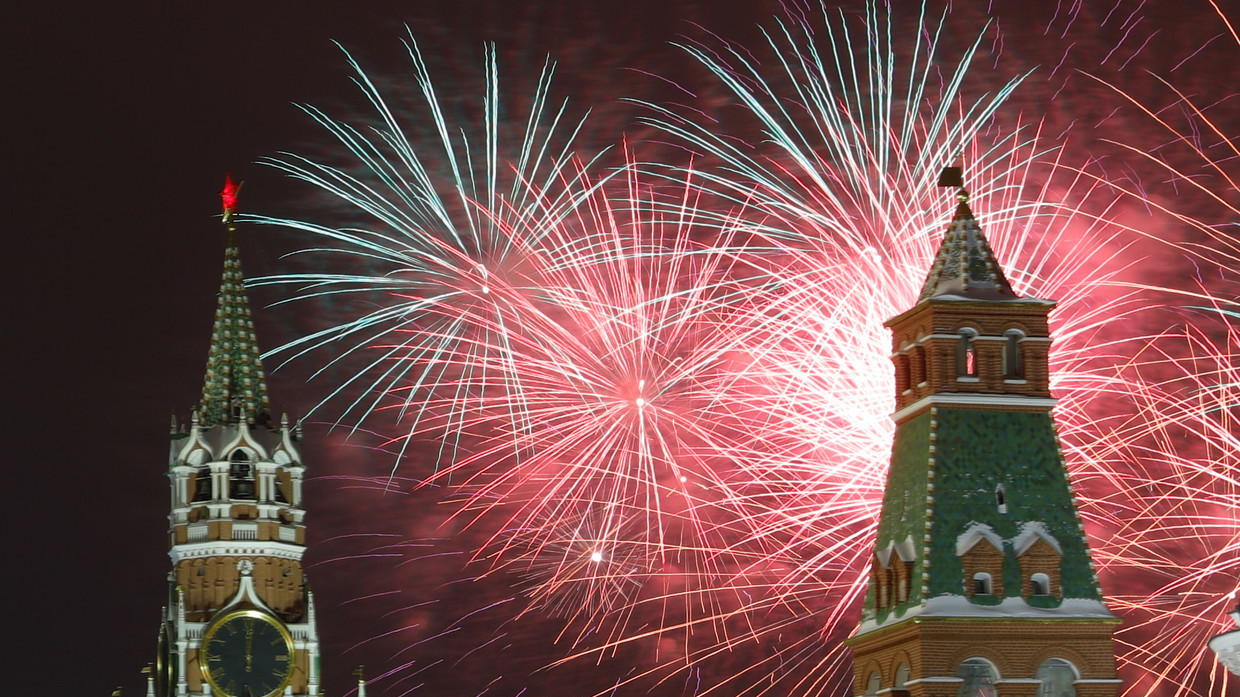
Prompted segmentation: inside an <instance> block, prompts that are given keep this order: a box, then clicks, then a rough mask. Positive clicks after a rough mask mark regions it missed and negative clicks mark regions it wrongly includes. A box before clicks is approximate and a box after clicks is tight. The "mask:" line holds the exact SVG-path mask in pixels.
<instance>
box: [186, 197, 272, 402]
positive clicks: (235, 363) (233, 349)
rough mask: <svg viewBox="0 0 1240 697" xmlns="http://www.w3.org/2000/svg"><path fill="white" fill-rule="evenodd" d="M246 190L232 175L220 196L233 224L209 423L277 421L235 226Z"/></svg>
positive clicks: (215, 339) (213, 350) (210, 372)
mask: <svg viewBox="0 0 1240 697" xmlns="http://www.w3.org/2000/svg"><path fill="white" fill-rule="evenodd" d="M240 190H241V185H240V184H237V185H234V184H233V181H232V176H231V175H227V176H226V178H225V182H224V190H223V191H221V192H220V198H221V200H222V202H223V208H224V214H223V223H224V225H225V227H226V228H227V229H228V246H227V248H226V249H225V251H224V274H223V278H222V279H221V280H220V291H219V302H218V305H217V306H216V310H215V325H214V327H213V328H212V330H211V347H210V350H209V351H208V353H207V370H206V376H205V378H204V381H203V386H202V402H201V403H200V405H199V409H198V412H199V416H200V418H201V419H202V424H203V426H213V425H215V424H220V423H233V422H236V421H245V422H246V423H249V424H259V425H266V424H268V423H269V422H270V421H271V413H270V404H269V403H268V399H267V380H266V377H265V375H264V373H263V364H262V359H261V354H260V352H259V349H258V340H257V338H256V337H255V335H254V322H253V320H252V319H251V314H250V301H249V299H248V298H247V297H246V293H245V278H244V277H243V276H242V274H241V253H240V251H239V250H238V249H237V240H236V228H235V227H234V226H233V214H234V213H235V212H236V206H237V194H238V193H239V192H240Z"/></svg>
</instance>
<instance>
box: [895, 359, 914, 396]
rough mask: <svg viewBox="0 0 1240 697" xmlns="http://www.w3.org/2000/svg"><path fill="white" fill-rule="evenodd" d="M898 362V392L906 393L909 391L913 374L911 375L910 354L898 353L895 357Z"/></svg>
mask: <svg viewBox="0 0 1240 697" xmlns="http://www.w3.org/2000/svg"><path fill="white" fill-rule="evenodd" d="M895 363H896V394H898V395H900V394H904V393H905V392H908V391H909V387H910V386H911V385H910V382H909V381H910V380H911V376H910V375H909V360H908V354H906V353H897V354H896V357H895Z"/></svg>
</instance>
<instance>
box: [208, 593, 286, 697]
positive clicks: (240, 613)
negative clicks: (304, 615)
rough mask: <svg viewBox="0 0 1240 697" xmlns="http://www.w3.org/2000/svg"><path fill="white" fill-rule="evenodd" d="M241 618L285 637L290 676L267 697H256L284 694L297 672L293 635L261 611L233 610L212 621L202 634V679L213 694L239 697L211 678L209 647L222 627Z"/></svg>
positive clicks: (274, 696)
mask: <svg viewBox="0 0 1240 697" xmlns="http://www.w3.org/2000/svg"><path fill="white" fill-rule="evenodd" d="M239 617H251V618H253V619H256V620H261V621H263V622H266V623H267V624H269V625H271V626H273V627H275V628H276V629H277V630H279V632H280V636H282V637H284V643H285V645H286V646H288V658H289V669H288V674H287V675H285V676H284V680H283V681H281V682H280V685H279V686H278V687H277V688H276V689H274V690H272V691H271V692H268V693H267V694H265V695H256V697H276V695H280V694H283V693H284V688H286V687H288V684H289V683H290V682H292V680H293V671H294V670H296V668H297V660H296V654H295V652H294V650H293V634H292V633H291V632H289V630H288V627H285V626H284V623H283V622H281V621H280V620H278V619H276V618H275V617H273V616H272V615H270V614H268V613H266V612H263V611H261V610H254V609H245V610H232V611H230V612H228V613H226V614H224V615H221V616H219V617H217V618H215V619H213V620H212V621H211V624H210V625H208V626H207V630H206V631H205V632H203V633H202V643H201V644H199V649H198V668H199V670H201V671H202V679H203V680H204V681H206V682H207V684H209V685H210V686H211V691H212V692H213V693H215V694H219V695H223V697H237V696H236V695H233V694H232V693H230V692H228V691H227V690H225V689H224V688H222V687H220V686H219V685H217V684H216V682H215V680H214V679H213V678H212V677H211V671H210V670H208V669H207V663H208V657H209V656H210V654H209V652H208V651H207V646H209V645H210V644H211V639H212V638H214V637H215V633H216V632H217V631H219V628H220V627H223V626H224V625H226V624H228V623H229V622H230V621H232V620H234V619H237V618H239Z"/></svg>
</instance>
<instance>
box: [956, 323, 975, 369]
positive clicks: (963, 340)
mask: <svg viewBox="0 0 1240 697" xmlns="http://www.w3.org/2000/svg"><path fill="white" fill-rule="evenodd" d="M975 338H977V332H975V331H974V330H972V329H969V328H967V327H966V328H964V329H961V330H960V339H959V341H957V342H956V377H957V378H975V377H977V347H975V346H974V345H973V344H974V341H973V340H974V339H975Z"/></svg>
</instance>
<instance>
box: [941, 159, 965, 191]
mask: <svg viewBox="0 0 1240 697" xmlns="http://www.w3.org/2000/svg"><path fill="white" fill-rule="evenodd" d="M963 159H964V158H959V157H958V158H956V163H955V164H953V165H952V166H951V167H944V168H943V171H942V172H941V173H940V174H939V186H956V187H961V186H964V162H963Z"/></svg>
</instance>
